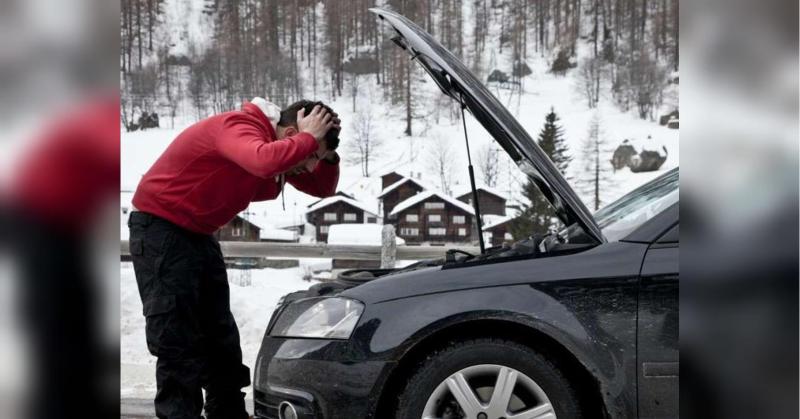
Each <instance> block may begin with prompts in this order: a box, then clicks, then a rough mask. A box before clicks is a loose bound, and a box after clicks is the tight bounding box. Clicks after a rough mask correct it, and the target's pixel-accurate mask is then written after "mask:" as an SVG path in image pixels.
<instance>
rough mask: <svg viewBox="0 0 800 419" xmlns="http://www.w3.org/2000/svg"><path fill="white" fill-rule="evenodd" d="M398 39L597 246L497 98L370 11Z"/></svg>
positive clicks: (596, 234)
mask: <svg viewBox="0 0 800 419" xmlns="http://www.w3.org/2000/svg"><path fill="white" fill-rule="evenodd" d="M370 11H371V12H372V13H375V14H376V15H378V17H380V18H381V20H383V21H384V22H386V23H388V24H389V25H391V27H392V28H393V29H394V30H395V32H396V33H397V36H395V37H394V38H392V40H393V41H394V42H395V43H396V44H397V45H399V46H400V47H401V48H403V49H404V50H406V52H408V53H409V54H410V55H411V57H412V59H413V60H415V61H417V62H418V63H419V64H420V65H421V66H422V67H423V68H424V69H425V71H427V72H428V74H429V75H430V76H431V78H433V80H434V82H436V84H437V85H438V86H439V88H440V89H441V90H442V92H443V93H444V94H446V95H448V96H450V97H452V98H453V99H455V100H456V101H458V102H463V104H464V105H465V106H466V108H467V110H469V111H470V113H471V114H472V115H473V116H474V117H475V119H477V120H478V121H479V122H480V123H481V124H482V125H483V127H484V128H486V130H487V131H488V132H489V133H490V134H491V135H492V136H493V137H494V139H495V141H497V142H498V143H499V144H500V146H501V147H503V149H504V150H505V151H506V152H507V153H508V154H509V155H510V156H511V158H512V159H513V160H514V161H515V162H516V163H517V165H518V166H519V167H520V169H521V170H522V171H523V172H524V173H526V174H527V175H528V176H530V177H531V179H532V180H533V181H534V182H535V183H536V186H537V187H538V188H539V190H540V191H541V192H542V194H544V196H545V198H547V200H548V201H550V203H551V204H552V205H553V208H554V209H555V211H556V214H557V216H558V218H559V219H561V221H562V222H563V223H564V225H566V226H569V225H572V224H573V223H578V224H579V225H580V226H581V227H582V228H583V230H584V231H585V232H586V234H587V235H589V236H590V237H592V238H593V239H594V240H595V241H597V242H598V243H603V242H605V238H604V237H603V233H602V231H601V230H600V227H599V226H598V225H597V223H596V222H595V220H594V218H593V217H592V214H591V213H590V212H589V210H588V209H587V208H586V206H585V205H584V204H583V202H582V201H581V199H580V198H579V197H578V195H577V194H576V193H575V191H574V190H573V189H572V188H571V187H570V186H569V184H568V183H567V181H566V179H564V177H563V176H562V175H561V173H559V171H558V169H556V167H555V165H553V162H552V161H551V160H550V158H549V157H548V156H547V154H545V152H544V151H543V150H542V149H541V148H540V147H539V145H538V144H536V141H534V139H533V138H531V137H530V135H528V133H527V132H526V131H525V130H524V129H523V128H522V126H521V125H520V124H519V122H517V120H516V119H515V118H514V117H513V116H512V115H511V113H509V112H508V110H507V109H506V108H505V107H504V106H503V105H502V104H501V103H500V101H499V100H497V98H495V97H494V95H492V93H491V92H490V91H489V90H488V89H487V88H486V86H484V85H483V83H481V82H480V81H479V80H478V79H477V78H476V77H475V76H474V75H473V74H472V73H471V72H470V71H469V70H468V69H467V67H466V66H465V65H464V64H463V63H462V62H461V61H460V60H459V59H458V58H456V57H455V56H454V55H453V54H452V53H451V52H450V51H448V50H447V49H445V48H444V47H443V46H442V45H441V44H439V42H438V41H436V40H435V39H433V37H432V36H431V35H430V34H428V33H427V32H425V31H424V30H423V29H422V28H420V27H419V26H417V25H416V24H415V23H414V22H411V21H410V20H408V19H406V18H405V17H403V16H401V15H399V14H397V13H394V12H390V11H388V10H384V9H380V8H372V9H370Z"/></svg>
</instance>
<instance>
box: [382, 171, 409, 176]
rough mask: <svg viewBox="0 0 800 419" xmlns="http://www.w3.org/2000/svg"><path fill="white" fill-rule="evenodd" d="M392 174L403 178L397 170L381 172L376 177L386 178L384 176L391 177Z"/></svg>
mask: <svg viewBox="0 0 800 419" xmlns="http://www.w3.org/2000/svg"><path fill="white" fill-rule="evenodd" d="M392 173H394V174H396V175H398V176H403V175H401V174H400V172H398V171H397V170H387V171H384V172H381V174H380V175H378V177H386V176H389V175H391V174H392Z"/></svg>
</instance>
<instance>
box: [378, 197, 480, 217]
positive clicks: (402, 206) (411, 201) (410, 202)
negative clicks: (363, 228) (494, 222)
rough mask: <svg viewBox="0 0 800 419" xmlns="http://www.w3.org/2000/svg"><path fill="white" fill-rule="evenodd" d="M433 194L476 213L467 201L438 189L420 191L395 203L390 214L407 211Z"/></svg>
mask: <svg viewBox="0 0 800 419" xmlns="http://www.w3.org/2000/svg"><path fill="white" fill-rule="evenodd" d="M432 196H436V197H438V198H441V199H442V200H443V201H445V202H447V203H449V204H451V205H453V206H455V207H458V208H459V209H461V210H463V211H465V212H467V213H468V214H473V215H474V214H475V211H474V210H473V209H472V207H471V206H469V205H467V204H465V203H463V202H461V201H459V200H457V199H455V198H453V197H450V196H447V195H445V194H443V193H440V192H436V191H425V192H420V193H418V194H416V195H414V196H412V197H411V198H408V199H406V200H405V201H403V202H400V203H399V204H397V205H395V207H394V209H392V212H391V213H389V215H395V214H397V213H399V212H402V211H405V210H406V209H408V208H411V207H413V206H414V205H417V204H419V203H420V202H422V201H424V200H426V199H428V198H430V197H432Z"/></svg>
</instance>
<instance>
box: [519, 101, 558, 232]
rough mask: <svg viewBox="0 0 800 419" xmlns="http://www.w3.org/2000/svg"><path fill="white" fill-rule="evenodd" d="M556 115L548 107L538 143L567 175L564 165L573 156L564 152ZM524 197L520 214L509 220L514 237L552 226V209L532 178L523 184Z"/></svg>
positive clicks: (545, 229) (543, 230) (544, 229)
mask: <svg viewBox="0 0 800 419" xmlns="http://www.w3.org/2000/svg"><path fill="white" fill-rule="evenodd" d="M558 120H559V119H558V115H556V113H555V111H554V110H553V109H552V108H550V112H549V113H548V114H547V116H545V123H544V127H543V128H542V130H541V131H540V132H539V137H538V139H537V143H538V144H539V147H541V148H542V150H543V151H544V152H545V153H546V154H547V156H548V157H550V160H552V161H553V164H554V165H555V166H556V168H557V169H558V171H559V172H561V174H562V175H565V176H566V171H567V167H568V166H569V163H570V161H571V160H572V157H570V156H569V155H568V154H567V151H568V148H567V144H566V141H565V140H564V132H563V129H562V128H561V126H559V124H558ZM522 193H523V195H524V196H525V201H527V202H523V203H521V205H520V207H521V208H520V211H519V214H517V217H516V218H515V219H514V220H513V221H512V222H511V233H512V235H513V236H514V237H515V238H518V239H519V238H522V237H527V236H530V235H532V234H543V233H547V232H548V231H549V230H550V228H551V227H552V226H554V219H555V218H554V217H555V212H554V211H553V208H552V207H551V205H550V203H549V202H548V201H547V199H546V198H545V197H544V195H543V194H542V192H541V191H540V190H539V188H538V187H537V186H536V184H535V183H534V182H533V180H532V179H530V178H529V179H528V180H527V182H525V185H524V186H523V188H522Z"/></svg>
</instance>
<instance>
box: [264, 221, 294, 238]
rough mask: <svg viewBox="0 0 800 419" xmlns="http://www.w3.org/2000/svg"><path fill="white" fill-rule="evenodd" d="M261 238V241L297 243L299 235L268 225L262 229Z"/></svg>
mask: <svg viewBox="0 0 800 419" xmlns="http://www.w3.org/2000/svg"><path fill="white" fill-rule="evenodd" d="M259 238H260V239H261V240H273V241H285V242H293V241H297V234H296V233H295V232H294V231H289V230H284V229H282V228H275V227H274V226H271V225H268V226H265V227H261V230H260V235H259Z"/></svg>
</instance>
